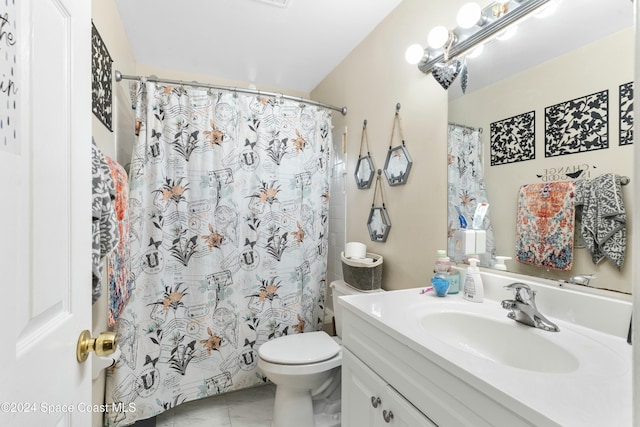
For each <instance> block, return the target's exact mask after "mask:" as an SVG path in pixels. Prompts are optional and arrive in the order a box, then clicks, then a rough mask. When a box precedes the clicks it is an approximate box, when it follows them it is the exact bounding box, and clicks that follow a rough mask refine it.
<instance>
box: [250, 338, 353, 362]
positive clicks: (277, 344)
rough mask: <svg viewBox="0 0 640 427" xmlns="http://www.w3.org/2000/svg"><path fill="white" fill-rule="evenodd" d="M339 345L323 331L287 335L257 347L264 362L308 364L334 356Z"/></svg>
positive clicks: (338, 350)
mask: <svg viewBox="0 0 640 427" xmlns="http://www.w3.org/2000/svg"><path fill="white" fill-rule="evenodd" d="M340 350H341V347H340V345H339V344H338V343H337V342H336V341H335V340H334V339H333V338H331V337H330V336H329V334H327V333H326V332H324V331H317V332H307V333H303V334H295V335H287V336H283V337H280V338H278V339H277V340H272V341H267V342H266V343H264V344H262V345H261V346H260V348H259V349H258V355H259V356H260V358H261V359H262V360H264V361H265V362H269V363H273V364H279V365H309V364H316V363H319V362H323V361H326V360H329V359H331V358H333V357H335V356H336V355H337V354H338V353H339V352H340Z"/></svg>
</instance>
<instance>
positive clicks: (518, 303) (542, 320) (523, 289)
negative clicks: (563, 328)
mask: <svg viewBox="0 0 640 427" xmlns="http://www.w3.org/2000/svg"><path fill="white" fill-rule="evenodd" d="M504 288H505V289H509V290H512V291H513V293H514V299H506V300H503V301H502V308H504V309H506V310H511V311H510V312H509V314H507V317H509V318H510V319H513V320H515V321H516V322H520V323H524V324H525V325H529V326H534V327H536V328H540V329H544V330H545V331H551V332H558V331H560V328H558V325H556V324H555V323H553V322H552V321H550V320H549V319H547V318H546V317H544V316H543V315H542V314H541V313H540V312H539V311H538V308H537V307H536V302H535V298H536V291H534V290H532V289H531V288H530V287H529V286H528V285H525V284H524V283H512V284H510V285H508V286H505V287H504Z"/></svg>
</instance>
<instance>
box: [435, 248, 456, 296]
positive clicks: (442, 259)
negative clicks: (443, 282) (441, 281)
mask: <svg viewBox="0 0 640 427" xmlns="http://www.w3.org/2000/svg"><path fill="white" fill-rule="evenodd" d="M436 273H443V274H446V277H447V280H448V281H449V283H450V284H451V286H449V291H448V292H447V293H448V294H457V293H458V292H460V275H459V274H457V273H452V272H451V259H450V258H449V257H448V256H447V251H445V250H443V249H440V250H438V252H437V255H436Z"/></svg>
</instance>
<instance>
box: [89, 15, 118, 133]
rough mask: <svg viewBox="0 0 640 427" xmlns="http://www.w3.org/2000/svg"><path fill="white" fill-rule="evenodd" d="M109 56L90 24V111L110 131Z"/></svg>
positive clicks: (110, 91)
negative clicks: (91, 78) (91, 79)
mask: <svg viewBox="0 0 640 427" xmlns="http://www.w3.org/2000/svg"><path fill="white" fill-rule="evenodd" d="M112 62H113V61H112V60H111V55H109V51H108V50H107V46H106V45H105V44H104V41H102V37H100V34H99V33H98V30H97V29H96V26H95V25H93V22H91V75H92V77H93V81H92V82H91V92H92V94H91V109H92V111H93V114H95V115H96V117H97V118H98V119H99V120H100V121H101V122H102V124H104V125H105V126H106V127H107V129H109V130H110V131H113V129H112V113H113V111H112V107H111V105H112V96H111V94H112V90H111V63H112Z"/></svg>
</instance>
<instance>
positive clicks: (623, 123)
mask: <svg viewBox="0 0 640 427" xmlns="http://www.w3.org/2000/svg"><path fill="white" fill-rule="evenodd" d="M619 99H620V122H619V124H620V127H619V129H620V142H619V145H631V144H633V82H629V83H625V84H623V85H620V98H619Z"/></svg>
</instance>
